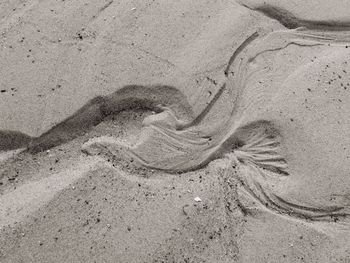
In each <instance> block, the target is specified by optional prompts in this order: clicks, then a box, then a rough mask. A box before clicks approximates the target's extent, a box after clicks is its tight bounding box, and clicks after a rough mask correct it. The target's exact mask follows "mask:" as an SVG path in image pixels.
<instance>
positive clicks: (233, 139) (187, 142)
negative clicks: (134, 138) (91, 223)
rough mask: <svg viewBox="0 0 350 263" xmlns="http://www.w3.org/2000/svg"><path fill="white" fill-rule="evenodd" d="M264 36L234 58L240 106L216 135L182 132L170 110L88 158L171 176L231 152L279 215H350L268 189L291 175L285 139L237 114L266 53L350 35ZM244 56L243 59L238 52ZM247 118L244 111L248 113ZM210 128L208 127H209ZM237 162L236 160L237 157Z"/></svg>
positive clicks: (103, 141) (100, 143) (98, 143)
mask: <svg viewBox="0 0 350 263" xmlns="http://www.w3.org/2000/svg"><path fill="white" fill-rule="evenodd" d="M257 37H258V34H256V33H255V34H254V35H253V36H251V37H250V38H249V39H248V41H247V42H245V43H243V44H242V45H246V46H248V47H249V48H248V49H247V50H246V51H245V52H242V53H244V54H243V55H244V56H243V57H242V58H240V59H233V60H232V59H230V62H229V63H231V64H232V65H229V66H228V68H230V67H232V70H228V69H227V70H226V71H225V73H226V75H227V76H228V75H229V73H230V72H235V76H234V77H235V79H234V80H235V84H236V86H235V88H236V89H237V91H238V92H237V91H236V92H235V94H236V97H235V98H232V99H234V101H237V104H236V105H235V106H234V108H232V111H231V119H230V120H229V121H227V122H224V123H222V125H221V126H220V127H218V129H217V131H216V133H214V134H209V133H208V132H207V131H206V130H203V125H202V126H198V125H187V126H186V128H185V129H179V127H180V126H181V125H178V124H179V123H180V122H181V121H180V120H179V119H177V118H176V117H175V114H174V113H173V112H172V111H171V110H170V109H165V110H164V111H162V112H161V113H159V114H157V115H155V116H151V117H149V118H147V119H146V120H145V121H144V127H143V129H142V131H141V134H142V136H141V139H140V141H139V142H137V143H136V144H134V145H126V144H125V143H122V142H119V141H118V140H116V139H114V138H111V137H100V138H95V139H92V140H90V141H89V142H87V143H86V144H85V145H84V146H83V151H84V152H86V153H88V154H101V153H104V154H107V155H108V156H109V157H110V156H123V157H122V158H126V159H129V160H132V162H133V163H135V164H137V165H139V166H143V167H147V168H150V169H158V170H164V171H167V172H186V171H190V170H196V169H199V168H201V167H203V166H205V165H206V164H208V163H209V162H210V161H212V160H213V159H216V158H221V157H223V156H224V155H225V154H228V153H229V154H230V156H234V158H233V159H235V160H236V163H237V164H239V166H240V173H239V174H240V175H241V176H240V180H241V182H242V183H243V185H244V188H245V190H246V191H247V192H248V193H249V194H250V195H251V196H253V197H254V198H255V199H257V200H258V201H259V202H260V203H261V204H262V205H264V206H265V207H266V208H268V209H270V210H272V211H274V212H277V213H279V214H286V215H289V216H292V217H296V218H302V219H308V220H314V221H319V220H322V221H337V220H339V219H342V218H347V217H348V216H350V214H349V213H348V212H347V211H346V208H345V207H311V206H307V205H299V204H295V203H291V202H289V201H286V200H284V199H283V198H281V197H279V196H277V195H276V194H274V193H273V191H272V190H271V188H269V187H268V183H269V180H270V177H271V176H272V177H276V178H278V177H281V176H287V175H288V169H287V168H288V167H287V162H286V160H285V159H284V157H283V154H282V153H281V150H280V147H279V144H280V139H281V138H280V135H279V132H278V130H277V129H276V128H275V127H274V125H273V123H270V122H268V121H265V120H261V121H257V122H254V123H250V124H248V125H245V126H243V127H241V126H240V119H242V118H243V117H242V116H236V114H235V113H236V107H237V106H239V99H240V96H241V94H242V91H243V90H244V88H245V86H246V83H247V80H248V78H249V76H251V75H249V74H247V72H248V67H249V63H251V62H252V61H254V60H255V59H256V58H257V57H258V56H260V55H262V54H263V53H265V52H272V51H277V50H281V49H283V48H285V47H288V46H289V45H299V46H306V47H308V46H310V47H311V46H322V45H328V46H333V45H340V46H341V45H346V44H347V43H349V42H350V34H348V33H346V32H321V31H311V30H308V29H305V28H298V29H296V30H287V31H278V32H273V33H270V34H268V35H267V36H265V37H263V38H262V39H261V40H260V41H254V40H253V41H252V38H254V39H257ZM235 57H236V58H238V57H239V55H237V54H235ZM243 115H244V111H243ZM204 127H205V126H204ZM231 159H232V158H231Z"/></svg>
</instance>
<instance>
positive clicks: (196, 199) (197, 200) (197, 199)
mask: <svg viewBox="0 0 350 263" xmlns="http://www.w3.org/2000/svg"><path fill="white" fill-rule="evenodd" d="M194 201H196V202H202V199H200V198H199V197H198V196H197V197H195V198H194Z"/></svg>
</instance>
